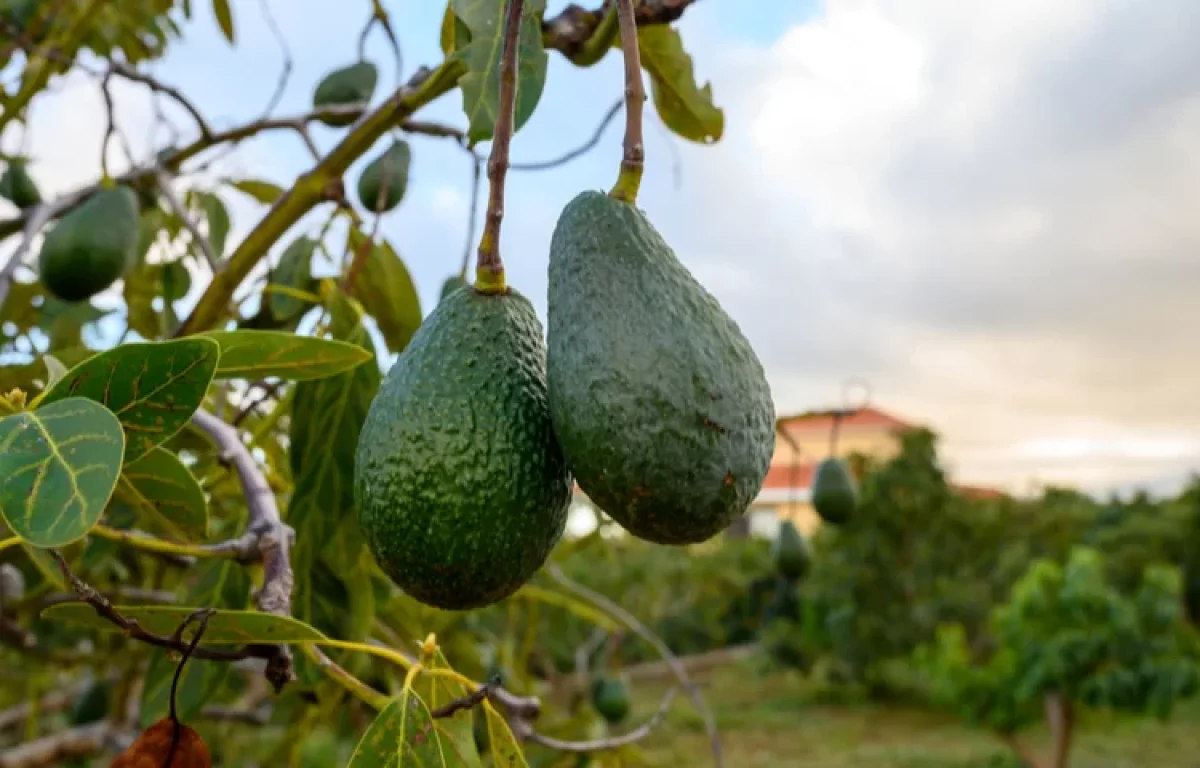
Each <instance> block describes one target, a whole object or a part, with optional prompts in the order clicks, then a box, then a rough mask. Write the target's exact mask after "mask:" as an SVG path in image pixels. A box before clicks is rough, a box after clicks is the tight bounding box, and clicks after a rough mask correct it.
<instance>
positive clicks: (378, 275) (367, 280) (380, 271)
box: [349, 227, 421, 352]
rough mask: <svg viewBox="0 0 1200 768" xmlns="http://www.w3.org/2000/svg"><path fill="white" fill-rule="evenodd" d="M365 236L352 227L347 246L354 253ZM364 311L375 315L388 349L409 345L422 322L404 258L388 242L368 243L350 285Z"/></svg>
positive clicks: (418, 303) (398, 349) (398, 348)
mask: <svg viewBox="0 0 1200 768" xmlns="http://www.w3.org/2000/svg"><path fill="white" fill-rule="evenodd" d="M366 242H367V236H366V235H365V234H363V232H362V231H361V230H359V229H357V228H356V227H351V229H350V236H349V247H350V248H351V249H352V252H354V253H357V252H358V249H359V248H362V247H364V245H365V243H366ZM352 292H353V294H354V295H355V296H357V297H358V298H359V300H360V301H362V304H363V308H364V309H366V310H367V314H369V315H370V316H371V317H373V318H375V322H376V323H377V324H378V325H379V332H380V333H381V334H383V339H384V341H385V342H387V347H388V350H389V351H391V352H400V351H402V350H403V349H404V348H405V347H407V346H408V342H409V340H410V339H411V338H412V335H413V334H414V333H416V331H417V328H418V327H420V325H421V300H420V299H419V298H418V297H417V288H416V286H415V285H413V280H412V276H410V275H409V274H408V268H407V267H405V266H404V262H403V261H401V260H400V257H399V256H398V255H396V252H395V251H394V250H392V246H391V245H389V244H388V243H387V242H383V243H379V244H377V245H374V246H372V247H371V252H370V253H369V254H368V255H367V258H366V261H364V262H363V264H362V269H361V271H359V273H358V276H357V278H356V279H355V281H354V285H353V286H352Z"/></svg>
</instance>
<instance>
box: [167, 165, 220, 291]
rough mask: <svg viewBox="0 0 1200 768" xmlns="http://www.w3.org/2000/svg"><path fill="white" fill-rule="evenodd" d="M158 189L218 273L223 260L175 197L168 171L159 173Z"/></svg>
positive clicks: (210, 266) (211, 267) (211, 266)
mask: <svg viewBox="0 0 1200 768" xmlns="http://www.w3.org/2000/svg"><path fill="white" fill-rule="evenodd" d="M158 188H159V190H161V191H162V196H163V198H165V199H166V201H167V207H168V208H170V209H171V213H173V214H175V215H176V216H178V217H179V220H180V221H182V222H183V227H184V229H186V230H187V231H188V234H189V235H191V236H192V240H193V241H195V243H196V245H197V246H198V247H199V248H200V252H201V253H203V254H204V260H205V261H207V262H208V266H209V268H210V269H211V270H212V271H213V272H217V271H218V270H219V269H220V268H221V260H220V258H218V256H217V254H215V253H213V249H212V243H210V242H209V240H208V238H207V237H205V236H204V235H202V234H200V228H199V227H197V226H196V222H194V221H192V219H191V217H190V216H188V215H187V211H185V210H184V209H183V204H182V203H181V202H180V201H179V198H178V197H177V196H176V195H175V190H174V189H172V188H171V175H170V174H169V173H167V172H166V171H159V172H158Z"/></svg>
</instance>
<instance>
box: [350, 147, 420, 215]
mask: <svg viewBox="0 0 1200 768" xmlns="http://www.w3.org/2000/svg"><path fill="white" fill-rule="evenodd" d="M411 162H412V150H411V149H410V148H409V146H408V142H406V141H397V142H396V143H395V144H393V145H392V146H391V147H389V148H388V150H387V151H386V152H384V153H383V154H381V155H380V156H379V157H377V158H375V159H374V160H372V161H371V163H370V164H369V165H368V166H367V167H366V169H364V170H363V172H362V175H361V176H359V177H358V200H359V202H361V203H362V204H363V207H364V208H366V209H367V210H368V211H379V212H381V213H382V212H384V211H390V210H392V209H393V208H395V207H396V206H397V205H399V204H400V201H401V200H403V199H404V193H405V191H406V190H407V189H408V168H409V164H410V163H411ZM385 173H386V174H387V188H386V189H384V188H383V179H384V174H385ZM381 191H382V192H383V193H384V194H383V205H382V206H380V201H379V193H380V192H381Z"/></svg>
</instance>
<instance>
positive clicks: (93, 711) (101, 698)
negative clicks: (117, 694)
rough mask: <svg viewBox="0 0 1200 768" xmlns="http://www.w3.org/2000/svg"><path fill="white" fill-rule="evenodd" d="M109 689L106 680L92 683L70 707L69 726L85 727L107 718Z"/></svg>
mask: <svg viewBox="0 0 1200 768" xmlns="http://www.w3.org/2000/svg"><path fill="white" fill-rule="evenodd" d="M111 688H112V686H111V685H110V684H109V682H108V681H107V680H100V681H97V682H95V683H92V685H91V687H89V688H88V689H87V690H86V691H84V693H83V695H82V696H80V697H79V698H78V699H76V700H75V704H74V705H73V706H72V707H71V725H87V724H88V723H95V722H97V721H100V720H103V719H104V718H106V717H108V696H109V690H110V689H111Z"/></svg>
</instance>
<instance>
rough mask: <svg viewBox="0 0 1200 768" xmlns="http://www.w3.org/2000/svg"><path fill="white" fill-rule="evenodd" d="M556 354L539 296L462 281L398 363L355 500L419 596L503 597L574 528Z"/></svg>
mask: <svg viewBox="0 0 1200 768" xmlns="http://www.w3.org/2000/svg"><path fill="white" fill-rule="evenodd" d="M545 356H546V352H545V346H544V344H543V341H542V326H541V323H539V322H538V319H537V316H536V315H535V314H534V311H533V306H532V305H531V304H530V303H529V300H528V299H526V298H525V297H524V296H522V295H521V294H519V293H518V292H517V291H515V290H513V289H511V288H509V289H508V291H507V293H500V294H492V295H484V294H481V293H479V292H478V291H475V290H474V289H471V290H461V291H455V292H454V293H452V294H450V295H449V296H448V297H446V299H445V300H444V301H442V302H440V303H439V304H438V305H437V307H435V308H434V310H433V312H432V313H430V315H429V317H428V318H427V319H426V320H425V322H424V323H423V324H422V325H421V327H420V328H419V329H418V330H417V332H416V333H415V334H414V335H413V337H412V341H411V342H409V345H408V347H406V348H405V350H404V351H403V352H402V353H401V354H400V356H399V357H398V358H397V360H396V363H395V364H394V365H393V366H392V368H391V370H390V371H388V373H387V376H385V377H384V380H383V384H382V385H381V386H380V388H379V392H378V394H377V395H376V396H375V399H374V401H372V403H371V407H370V409H369V410H368V411H367V418H366V420H365V422H364V423H363V428H362V432H361V433H360V435H359V440H358V450H357V453H356V454H355V463H354V494H355V501H356V504H355V506H356V507H357V510H358V520H359V524H360V527H361V528H362V532H363V536H364V538H365V539H366V540H367V543H368V545H369V546H370V549H371V551H372V553H373V554H374V555H375V558H376V560H377V561H378V563H379V566H380V568H381V569H382V570H383V571H384V572H385V573H386V574H387V575H388V576H389V577H390V578H391V579H392V581H394V582H395V583H396V585H397V586H399V587H400V588H401V589H403V590H404V591H405V592H407V593H408V594H409V595H410V596H412V597H413V598H414V599H416V600H418V601H419V602H422V603H424V604H426V605H429V606H433V607H435V608H442V609H446V610H465V609H469V608H478V607H481V606H484V605H488V604H490V603H494V602H496V601H498V600H501V599H503V598H505V597H507V596H509V595H511V594H512V593H513V592H515V591H516V590H517V589H518V588H520V587H521V585H522V584H524V583H525V582H526V581H528V580H529V578H530V577H531V576H532V575H533V574H534V572H535V571H537V569H538V568H540V567H541V566H542V563H543V562H545V560H546V557H547V556H548V555H549V554H550V550H551V549H552V548H553V547H554V545H555V543H557V541H558V539H559V537H560V536H561V535H562V532H563V528H564V527H565V525H566V516H567V505H568V502H569V500H570V497H571V476H570V473H569V472H568V470H567V465H566V461H565V459H564V458H563V455H562V451H561V449H560V448H559V445H558V441H557V440H556V438H555V436H554V431H553V428H552V427H551V424H550V414H549V412H548V409H547V405H546V373H545V366H546V362H545V361H546V357H545Z"/></svg>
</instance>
